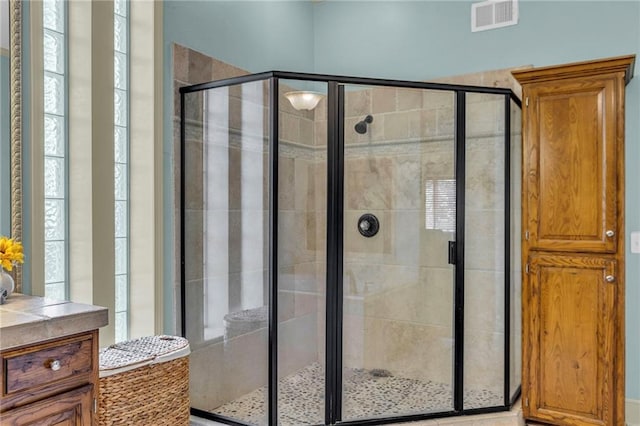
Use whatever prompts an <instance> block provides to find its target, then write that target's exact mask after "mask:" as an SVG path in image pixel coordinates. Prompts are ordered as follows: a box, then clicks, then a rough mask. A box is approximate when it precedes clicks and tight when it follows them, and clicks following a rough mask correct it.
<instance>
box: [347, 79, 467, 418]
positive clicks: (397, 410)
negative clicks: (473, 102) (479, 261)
mask: <svg viewBox="0 0 640 426" xmlns="http://www.w3.org/2000/svg"><path fill="white" fill-rule="evenodd" d="M454 98H455V93H453V92H445V91H437V90H421V89H406V88H392V87H379V86H375V87H371V86H354V85H350V86H345V90H344V126H343V128H344V132H343V133H344V135H343V136H344V222H343V263H342V267H343V285H342V372H341V383H342V384H341V389H342V413H341V419H342V420H343V421H349V420H357V419H365V418H367V419H370V418H376V417H378V418H379V417H395V416H403V415H409V414H417V413H430V412H442V411H451V410H453V408H454V405H453V404H454V401H453V364H454V363H453V359H454V347H453V342H454V326H453V318H454V306H453V305H454V284H455V270H454V266H453V265H452V264H450V263H449V260H450V259H449V242H453V241H455V229H456V179H455V176H456V173H455V172H456V171H455V134H454V128H455V119H454V113H455V108H454ZM338 303H340V301H338Z"/></svg>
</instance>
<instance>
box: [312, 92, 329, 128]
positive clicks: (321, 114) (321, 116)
mask: <svg viewBox="0 0 640 426" xmlns="http://www.w3.org/2000/svg"><path fill="white" fill-rule="evenodd" d="M313 114H314V116H313V121H315V122H316V123H317V122H318V121H322V120H326V119H327V97H326V96H325V97H323V98H322V99H320V102H318V105H317V106H316V107H315V108H314V109H313Z"/></svg>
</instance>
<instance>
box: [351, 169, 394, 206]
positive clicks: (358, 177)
mask: <svg viewBox="0 0 640 426" xmlns="http://www.w3.org/2000/svg"><path fill="white" fill-rule="evenodd" d="M345 163H346V164H345V208H347V209H367V210H381V209H388V208H390V207H391V202H392V194H391V190H390V186H391V184H392V182H393V160H392V159H391V158H387V157H369V158H347V159H346V160H345Z"/></svg>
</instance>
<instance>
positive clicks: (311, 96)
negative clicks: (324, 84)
mask: <svg viewBox="0 0 640 426" xmlns="http://www.w3.org/2000/svg"><path fill="white" fill-rule="evenodd" d="M284 96H285V97H286V98H287V99H289V102H291V105H292V106H293V107H294V108H295V109H297V110H298V111H300V110H302V109H306V110H312V109H314V108H315V107H316V106H318V103H319V102H320V100H321V99H322V98H323V97H324V95H323V94H322V93H318V92H310V91H308V90H300V91H296V92H287V93H285V94H284Z"/></svg>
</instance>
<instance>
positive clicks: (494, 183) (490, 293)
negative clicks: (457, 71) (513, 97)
mask: <svg viewBox="0 0 640 426" xmlns="http://www.w3.org/2000/svg"><path fill="white" fill-rule="evenodd" d="M504 105H505V96H504V95H492V94H483V93H467V94H466V123H465V126H466V152H465V158H466V161H465V166H466V176H465V178H466V179H465V253H464V255H465V259H464V260H465V269H464V276H465V280H464V281H465V282H464V289H465V297H464V399H463V406H464V409H472V408H484V407H494V406H498V405H503V404H504V357H505V356H504V350H505V348H504V340H505V336H504V332H505V328H504V322H505V317H504V307H505V306H504V300H505V299H504V295H505V275H504V265H505V263H504V262H505V188H506V187H505V153H506V151H505V134H504V133H505V126H504V117H505V110H504Z"/></svg>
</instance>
